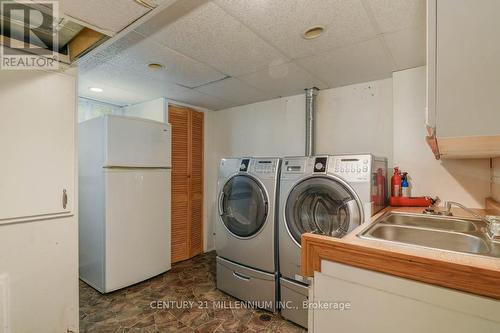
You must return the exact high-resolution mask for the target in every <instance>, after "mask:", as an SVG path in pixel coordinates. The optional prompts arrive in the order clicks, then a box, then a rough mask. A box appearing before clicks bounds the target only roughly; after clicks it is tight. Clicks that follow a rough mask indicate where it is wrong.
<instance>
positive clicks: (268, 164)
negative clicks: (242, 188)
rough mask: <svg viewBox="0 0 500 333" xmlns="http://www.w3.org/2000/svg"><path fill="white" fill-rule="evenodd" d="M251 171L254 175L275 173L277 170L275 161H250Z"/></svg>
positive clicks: (276, 161)
mask: <svg viewBox="0 0 500 333" xmlns="http://www.w3.org/2000/svg"><path fill="white" fill-rule="evenodd" d="M252 162H253V163H252V165H251V170H252V171H253V172H255V173H271V174H274V173H276V169H277V168H278V160H277V159H254V160H252Z"/></svg>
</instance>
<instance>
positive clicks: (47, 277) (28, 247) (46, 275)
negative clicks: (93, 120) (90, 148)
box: [0, 71, 79, 333]
mask: <svg viewBox="0 0 500 333" xmlns="http://www.w3.org/2000/svg"><path fill="white" fill-rule="evenodd" d="M0 75H2V74H0ZM23 76H25V77H26V79H25V80H26V81H23V80H19V81H17V82H12V81H10V82H6V83H4V84H3V86H2V91H1V93H0V95H1V96H0V100H1V99H3V98H4V97H6V98H7V99H8V98H10V97H11V96H12V95H10V94H11V93H12V92H11V91H10V90H12V91H14V90H15V92H16V93H18V92H19V91H20V90H21V91H22V92H23V93H24V96H26V98H27V100H25V101H24V102H23V103H22V105H24V108H23V109H17V110H12V109H6V108H3V109H2V108H0V115H1V117H2V119H9V117H14V116H15V115H16V112H19V113H20V114H22V113H24V114H29V113H34V112H44V111H46V110H48V109H51V108H54V107H61V105H64V106H65V107H66V106H67V105H70V106H71V107H69V108H68V109H67V112H74V113H75V118H73V117H70V118H71V119H72V120H73V119H76V90H75V91H74V93H73V94H67V93H64V94H61V91H64V90H67V89H62V88H61V87H65V88H67V84H68V81H69V80H68V76H67V75H65V74H59V73H45V72H39V71H37V72H35V71H34V72H32V73H29V72H28V73H27V72H25V71H23ZM70 79H72V80H76V78H74V77H70ZM40 81H42V83H43V84H42V85H43V86H44V87H45V91H44V92H45V96H44V98H36V99H33V98H31V99H30V96H34V95H38V94H39V92H40V90H39V89H40V88H39V85H38V84H37V85H32V86H33V87H35V88H27V87H28V84H27V83H26V82H30V83H33V82H37V83H40ZM23 82H25V83H23ZM5 87H8V88H9V89H4V88H5ZM32 89H37V93H36V94H35V93H34V92H33V90H32ZM0 105H2V103H1V101H0ZM67 126H76V124H73V123H68V124H67ZM0 145H15V140H13V141H12V142H0ZM54 149H57V147H54ZM75 155H76V153H75ZM3 157H4V158H8V156H3ZM75 158H76V156H75ZM19 167H20V168H21V170H22V168H36V166H35V165H19ZM55 167H57V166H55ZM0 169H1V167H0ZM1 177H16V175H15V174H9V175H7V174H5V173H2V175H1ZM20 181H22V179H20ZM75 184H76V180H75ZM1 190H2V180H1V178H0V191H1ZM75 191H76V190H75ZM75 193H76V192H75ZM69 194H70V200H73V198H72V195H73V193H69ZM74 200H75V201H74V202H75V206H74V209H75V211H74V213H75V215H74V216H73V217H66V218H59V219H52V220H51V219H46V220H37V221H32V222H24V223H17V224H1V225H0V276H2V275H4V276H8V283H7V290H8V294H9V295H8V299H4V298H3V297H2V294H0V303H4V305H5V306H6V309H7V311H8V314H7V318H4V320H5V319H7V320H8V322H9V324H10V332H40V333H45V332H46V333H53V332H66V330H67V329H71V330H74V331H76V330H77V328H78V320H79V315H78V222H77V219H76V216H77V198H76V197H75V198H74ZM26 204H28V205H29V203H26ZM1 307H2V306H0V308H1ZM1 317H2V316H0V319H1Z"/></svg>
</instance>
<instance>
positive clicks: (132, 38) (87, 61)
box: [77, 33, 144, 73]
mask: <svg viewBox="0 0 500 333" xmlns="http://www.w3.org/2000/svg"><path fill="white" fill-rule="evenodd" d="M115 38H116V37H115ZM143 39H144V37H142V36H141V35H139V34H136V33H128V34H126V35H125V36H123V37H121V38H120V39H117V40H114V41H113V43H112V44H110V45H109V46H107V47H105V48H98V49H96V50H95V51H91V52H90V53H88V54H86V55H84V56H83V57H82V58H80V59H78V60H77V64H78V68H79V70H80V73H86V72H87V71H90V70H93V69H95V68H97V67H99V66H101V65H102V64H105V63H109V62H112V61H113V59H115V58H116V57H118V56H119V55H120V54H122V53H123V52H125V51H126V50H127V49H129V48H131V47H133V46H134V45H136V44H137V43H139V42H141V40H143Z"/></svg>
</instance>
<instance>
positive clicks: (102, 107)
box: [78, 97, 123, 123]
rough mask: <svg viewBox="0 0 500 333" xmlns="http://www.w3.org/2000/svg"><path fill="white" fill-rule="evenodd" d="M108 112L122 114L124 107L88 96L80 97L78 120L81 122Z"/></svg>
mask: <svg viewBox="0 0 500 333" xmlns="http://www.w3.org/2000/svg"><path fill="white" fill-rule="evenodd" d="M107 114H114V115H122V114H123V112H122V108H121V107H120V106H117V105H113V104H109V103H104V102H99V101H95V100H92V99H88V98H83V97H80V98H78V122H79V123H81V122H83V121H86V120H90V119H92V118H96V117H102V116H104V115H107Z"/></svg>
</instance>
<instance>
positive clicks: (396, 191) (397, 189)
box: [391, 167, 401, 197]
mask: <svg viewBox="0 0 500 333" xmlns="http://www.w3.org/2000/svg"><path fill="white" fill-rule="evenodd" d="M391 196H393V197H400V196H401V175H400V174H399V168H398V167H395V168H394V174H393V175H392V178H391Z"/></svg>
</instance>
